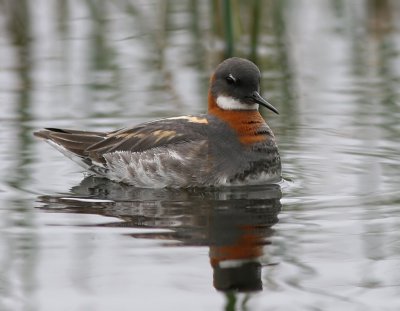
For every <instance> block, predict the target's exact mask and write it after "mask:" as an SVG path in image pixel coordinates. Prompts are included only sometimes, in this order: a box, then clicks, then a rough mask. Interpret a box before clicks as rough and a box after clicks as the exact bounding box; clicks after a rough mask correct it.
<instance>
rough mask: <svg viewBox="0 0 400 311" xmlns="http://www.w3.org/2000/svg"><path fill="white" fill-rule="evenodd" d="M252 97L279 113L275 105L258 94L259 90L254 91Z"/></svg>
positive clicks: (256, 101) (258, 102)
mask: <svg viewBox="0 0 400 311" xmlns="http://www.w3.org/2000/svg"><path fill="white" fill-rule="evenodd" d="M250 98H251V99H252V100H253V101H254V102H255V103H257V104H260V105H261V106H264V107H266V108H268V109H269V110H271V111H273V112H275V113H276V114H279V112H278V110H277V109H276V108H275V107H274V106H272V105H271V104H270V103H269V102H267V101H266V100H265V99H264V98H262V97H261V95H260V94H258V92H256V91H254V92H253V94H251V96H250Z"/></svg>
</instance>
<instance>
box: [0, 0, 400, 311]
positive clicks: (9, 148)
mask: <svg viewBox="0 0 400 311" xmlns="http://www.w3.org/2000/svg"><path fill="white" fill-rule="evenodd" d="M16 3H17V2H15V1H0V8H1V9H0V25H1V27H0V58H1V59H2V62H1V63H0V103H1V104H0V105H1V114H0V170H1V172H2V173H1V175H0V310H41V311H42V310H111V309H112V310H114V309H116V310H117V309H118V310H160V309H161V308H164V309H166V310H398V309H399V308H400V298H399V297H400V295H399V294H400V282H399V279H400V269H399V264H400V190H399V181H400V179H399V175H400V159H399V152H398V151H399V150H400V140H399V137H400V125H399V124H400V123H399V122H398V120H399V119H400V93H399V88H398V85H399V81H400V58H399V54H400V22H399V21H400V16H399V15H400V14H399V12H400V7H399V4H398V3H397V2H396V1H389V0H388V1H366V0H364V1H361V0H360V1H318V2H314V1H313V2H312V3H311V1H306V0H301V1H261V4H262V9H263V11H262V14H261V16H262V17H263V18H262V19H261V23H260V25H259V34H260V35H259V38H258V48H257V51H258V58H257V63H258V65H259V66H260V68H261V69H262V73H263V81H262V88H263V95H264V97H266V98H268V100H269V101H270V102H271V103H273V104H274V105H275V106H276V107H277V108H278V109H279V110H280V112H281V114H280V116H275V115H272V114H270V113H269V112H266V111H264V112H263V113H264V116H265V117H266V119H267V120H268V123H269V124H270V126H271V128H272V129H273V130H274V132H275V134H276V136H277V139H278V143H279V147H280V151H281V155H282V161H283V171H284V173H283V175H284V178H285V180H284V181H283V182H282V183H281V184H279V185H275V186H262V187H248V188H246V187H244V188H232V189H229V188H228V189H203V190H199V189H192V190H166V189H162V190H143V189H142V190H139V189H133V188H131V187H126V186H124V185H118V184H114V183H111V182H107V181H106V180H103V179H96V178H91V177H87V178H85V177H84V176H83V175H82V173H81V171H80V169H79V168H78V167H77V166H76V165H75V164H74V163H72V162H70V161H68V160H67V159H66V158H64V157H63V156H62V155H60V154H59V153H57V152H56V151H55V150H53V149H52V148H51V147H50V146H47V145H46V144H44V143H43V142H41V141H38V140H36V139H35V138H33V136H32V131H33V130H35V129H38V128H41V127H72V128H87V129H90V130H110V129H115V128H117V127H120V126H123V125H127V124H137V123H140V122H143V121H147V120H151V119H154V118H158V117H165V116H175V115H179V114H185V113H200V112H203V111H204V110H205V102H206V91H207V85H208V76H209V74H210V72H211V70H212V68H213V67H214V66H215V64H216V63H218V62H219V61H220V60H221V58H222V56H221V55H222V54H223V50H222V44H221V42H222V41H221V40H222V39H221V37H220V36H219V35H218V33H219V31H220V30H219V29H220V28H221V27H222V26H221V25H219V24H218V23H217V24H216V25H214V27H215V28H214V30H212V29H213V28H212V25H213V22H212V18H211V16H212V14H210V10H211V9H210V7H209V3H208V2H205V1H204V2H200V3H197V2H195V1H192V2H186V1H174V2H164V1H126V2H123V1H113V2H110V3H108V2H106V1H104V2H103V1H97V2H94V1H93V2H92V1H88V2H81V1H59V2H53V1H47V0H42V1H18V4H16ZM250 13H251V8H248V7H246V6H243V7H241V10H240V18H241V21H242V23H241V26H240V27H242V32H241V34H242V36H238V37H237V38H236V49H237V54H238V55H242V56H247V55H249V54H248V53H250V51H249V49H248V42H249V37H248V36H246V31H249V28H250V26H249V20H251V19H249V16H250ZM235 14H239V13H238V12H236V13H235ZM218 25H219V26H218ZM215 34H217V35H215ZM230 287H235V288H238V289H239V290H235V291H232V290H229V288H230Z"/></svg>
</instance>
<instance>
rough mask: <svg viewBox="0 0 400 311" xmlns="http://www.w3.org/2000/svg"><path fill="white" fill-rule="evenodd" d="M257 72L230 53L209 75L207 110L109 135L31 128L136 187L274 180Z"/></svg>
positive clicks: (273, 150) (274, 160)
mask: <svg viewBox="0 0 400 311" xmlns="http://www.w3.org/2000/svg"><path fill="white" fill-rule="evenodd" d="M260 79H261V73H260V70H259V69H258V67H257V66H256V65H255V64H254V63H253V62H251V61H249V60H247V59H243V58H238V57H233V58H229V59H226V60H225V61H223V62H222V63H221V64H219V65H218V66H217V68H216V70H215V72H214V73H213V74H212V76H211V79H210V86H209V91H208V112H207V114H199V115H185V116H178V117H172V118H164V119H159V120H155V121H150V122H146V123H142V124H139V125H136V126H133V127H127V128H122V129H118V130H115V131H111V132H92V131H81V130H69V129H59V128H46V129H42V130H39V131H37V132H35V133H34V135H35V136H37V137H39V138H42V139H44V140H45V141H46V142H48V143H49V144H50V145H52V146H53V147H55V148H56V149H58V150H59V151H61V152H62V153H63V154H64V155H66V156H67V157H69V158H70V159H72V160H73V161H75V162H76V163H78V164H79V165H81V166H82V167H83V168H85V169H86V170H87V171H89V172H91V173H92V174H95V175H97V176H102V177H106V178H108V179H111V180H113V181H116V182H122V183H126V184H129V185H132V186H136V187H144V188H163V187H207V186H232V185H249V184H266V183H275V182H279V181H280V179H281V160H280V156H279V151H278V147H277V144H276V141H275V137H274V134H273V132H272V130H271V129H270V128H269V126H268V125H267V124H266V122H265V121H264V119H263V117H262V116H261V114H260V113H259V111H258V108H259V105H261V106H264V107H266V108H268V109H270V110H271V111H273V112H275V113H277V114H278V111H277V109H276V108H275V107H274V106H272V105H271V104H270V103H268V102H267V101H266V100H265V99H264V98H262V97H261V95H260Z"/></svg>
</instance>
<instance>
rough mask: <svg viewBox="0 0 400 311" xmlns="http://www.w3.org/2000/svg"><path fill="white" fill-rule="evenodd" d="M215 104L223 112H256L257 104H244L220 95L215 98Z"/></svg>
mask: <svg viewBox="0 0 400 311" xmlns="http://www.w3.org/2000/svg"><path fill="white" fill-rule="evenodd" d="M216 102H217V105H218V107H219V108H221V109H223V110H258V104H251V105H248V104H244V103H242V102H241V101H240V100H238V99H235V98H233V97H230V96H223V95H220V96H218V97H217V100H216Z"/></svg>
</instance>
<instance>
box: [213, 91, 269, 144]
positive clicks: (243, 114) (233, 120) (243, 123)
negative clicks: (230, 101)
mask: <svg viewBox="0 0 400 311" xmlns="http://www.w3.org/2000/svg"><path fill="white" fill-rule="evenodd" d="M208 114H211V115H213V116H216V117H217V118H219V119H221V120H223V121H225V122H226V123H228V124H229V126H230V127H231V128H232V129H233V130H234V131H235V132H236V133H237V135H238V137H239V141H240V142H241V143H243V144H246V145H247V144H253V143H256V142H261V141H264V140H265V139H266V137H265V135H260V134H258V133H257V131H258V129H259V128H260V127H261V126H264V125H265V121H264V119H263V117H262V116H261V114H260V113H259V112H258V110H223V109H221V108H220V107H218V105H217V103H216V101H215V98H214V96H213V95H212V94H211V92H210V91H209V92H208Z"/></svg>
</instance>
